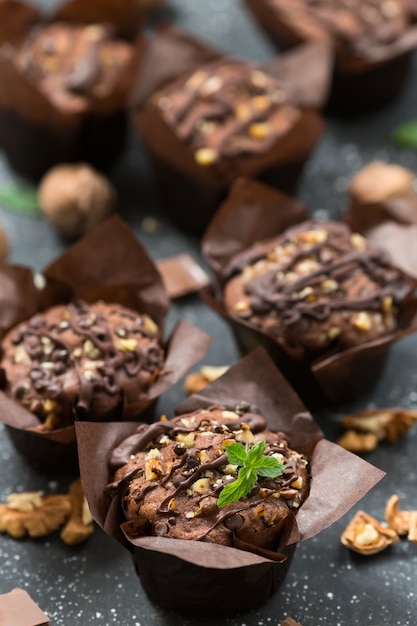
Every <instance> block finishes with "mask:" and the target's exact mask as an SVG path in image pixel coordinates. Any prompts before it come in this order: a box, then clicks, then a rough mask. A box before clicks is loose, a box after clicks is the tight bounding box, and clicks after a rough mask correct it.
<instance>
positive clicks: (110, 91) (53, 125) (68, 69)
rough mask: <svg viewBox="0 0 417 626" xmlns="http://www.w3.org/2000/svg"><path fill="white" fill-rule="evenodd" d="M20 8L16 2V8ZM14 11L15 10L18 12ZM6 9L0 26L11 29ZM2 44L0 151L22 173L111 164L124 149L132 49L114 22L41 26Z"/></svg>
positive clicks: (133, 63)
mask: <svg viewBox="0 0 417 626" xmlns="http://www.w3.org/2000/svg"><path fill="white" fill-rule="evenodd" d="M17 5H18V3H17ZM17 5H16V6H17ZM16 6H15V5H14V4H11V5H10V8H9V10H8V11H5V15H4V21H5V23H6V26H7V23H8V22H10V23H11V24H13V19H14V18H15V17H16V16H15V14H16V13H17V8H16ZM15 31H16V29H14V34H13V37H12V36H10V38H8V36H7V33H8V31H7V28H5V29H4V36H3V37H0V80H1V82H2V83H7V85H8V89H7V90H2V92H1V94H0V145H1V147H2V148H3V149H4V151H5V152H6V155H7V157H8V158H9V160H10V162H11V164H12V166H13V167H15V169H17V170H18V171H19V172H21V173H22V174H24V175H26V176H29V177H32V178H39V177H40V176H42V175H43V174H44V173H45V171H46V170H47V169H49V168H50V167H52V166H53V165H55V164H56V163H58V162H67V161H89V162H92V163H93V164H94V165H96V166H97V167H100V168H105V167H107V166H108V165H110V164H111V163H112V162H113V160H114V159H115V158H116V157H117V155H118V154H119V153H120V150H121V148H122V147H123V145H124V136H125V127H126V114H125V106H126V100H127V97H128V94H129V90H130V88H131V84H132V81H133V79H134V74H135V67H136V61H137V59H136V57H137V50H136V48H135V46H134V44H132V43H131V42H129V41H126V40H123V39H122V38H121V37H120V36H119V34H118V31H117V28H116V27H115V26H113V25H112V24H111V23H104V22H100V16H99V15H97V21H96V22H95V23H93V24H83V23H82V20H81V23H79V24H77V23H69V22H66V21H60V20H57V21H51V22H46V21H43V20H42V18H41V16H38V19H35V20H33V19H32V21H31V22H29V23H26V24H25V25H23V24H22V27H21V30H20V32H19V33H18V34H16V32H15Z"/></svg>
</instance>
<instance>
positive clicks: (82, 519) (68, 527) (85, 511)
mask: <svg viewBox="0 0 417 626" xmlns="http://www.w3.org/2000/svg"><path fill="white" fill-rule="evenodd" d="M69 498H70V501H71V515H70V517H69V519H68V521H67V523H66V524H65V526H64V528H63V529H62V530H61V534H60V537H61V539H62V541H64V542H65V543H66V544H68V545H70V546H74V545H76V544H78V543H82V542H83V541H85V540H86V539H88V537H89V536H90V535H91V534H92V533H93V531H94V523H93V518H92V516H91V513H90V510H89V508H88V505H87V501H86V499H85V495H84V489H83V486H82V484H81V480H80V479H78V480H75V481H74V482H73V483H71V485H70V488H69Z"/></svg>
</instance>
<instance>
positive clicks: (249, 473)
mask: <svg viewBox="0 0 417 626" xmlns="http://www.w3.org/2000/svg"><path fill="white" fill-rule="evenodd" d="M225 448H226V454H227V458H228V461H229V463H231V464H232V465H238V466H241V467H240V470H239V473H238V477H237V479H236V480H234V481H233V482H232V483H229V484H227V485H226V486H225V487H224V488H223V489H222V491H221V493H220V496H219V499H218V502H217V505H218V506H219V507H221V506H226V505H227V504H232V503H233V502H237V501H238V500H241V498H244V497H245V496H246V495H248V493H250V492H251V491H252V489H253V487H254V485H255V483H256V481H257V479H258V477H259V476H262V477H264V478H275V477H277V476H280V475H281V474H282V473H283V471H284V469H285V466H284V465H283V464H282V463H280V462H279V461H278V459H276V458H275V457H272V456H264V452H265V449H266V442H265V440H261V441H258V443H256V444H255V445H254V446H252V447H250V446H249V444H246V447H245V446H243V445H242V444H241V443H230V444H228V445H226V446H225Z"/></svg>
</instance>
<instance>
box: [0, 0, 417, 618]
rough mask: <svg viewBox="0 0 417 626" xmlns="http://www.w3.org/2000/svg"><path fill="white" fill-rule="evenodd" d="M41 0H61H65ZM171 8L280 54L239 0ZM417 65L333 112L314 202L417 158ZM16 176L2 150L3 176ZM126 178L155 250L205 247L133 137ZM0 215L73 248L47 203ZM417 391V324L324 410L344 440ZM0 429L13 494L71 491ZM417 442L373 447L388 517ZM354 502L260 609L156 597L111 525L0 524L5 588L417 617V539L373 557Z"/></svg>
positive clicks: (190, 23)
mask: <svg viewBox="0 0 417 626" xmlns="http://www.w3.org/2000/svg"><path fill="white" fill-rule="evenodd" d="M85 1H86V2H87V1H88V0H85ZM42 4H44V5H45V6H46V5H47V4H49V5H50V6H51V5H53V4H54V2H51V1H50V2H49V3H46V2H43V3H42ZM169 15H170V16H171V17H173V18H174V19H175V21H176V22H177V23H179V24H181V25H182V26H183V27H185V28H188V29H189V30H190V31H192V32H194V33H196V34H197V35H200V36H203V37H205V38H207V39H209V40H212V41H213V42H215V43H216V44H217V45H219V46H221V47H223V48H224V49H226V50H229V51H232V52H234V53H237V54H240V55H246V56H248V57H250V58H253V59H257V60H264V59H267V58H270V56H271V55H272V54H273V51H272V49H271V47H270V46H269V44H268V43H267V41H266V40H265V39H264V38H263V37H262V36H261V34H260V32H259V31H258V30H257V28H256V27H255V26H254V24H252V23H251V21H250V19H249V17H248V16H247V15H246V14H245V13H244V11H243V10H242V9H241V7H240V5H239V3H238V2H237V1H236V0H204V1H202V0H171V1H170V10H169ZM416 61H417V59H416ZM416 72H417V65H415V69H414V73H413V75H412V76H411V79H410V82H409V84H408V86H407V88H406V90H405V91H404V93H403V94H402V96H401V97H400V98H399V99H398V100H397V101H396V102H395V103H394V104H393V105H391V106H390V107H387V108H385V109H384V110H383V111H381V112H378V113H375V114H373V115H370V116H366V117H363V118H361V119H358V120H356V121H349V122H348V121H341V120H336V119H330V120H329V123H328V129H327V133H326V134H325V136H324V138H323V141H322V142H321V144H320V146H319V148H318V149H317V151H316V153H315V155H314V158H313V159H312V161H311V162H310V164H309V166H308V168H307V171H306V173H305V176H304V180H303V184H302V187H301V190H300V197H301V198H302V199H303V200H304V201H306V202H307V203H308V204H310V206H311V207H312V208H313V210H314V213H315V215H316V216H320V217H327V216H331V217H339V216H340V215H341V213H342V211H343V208H344V206H345V202H346V196H345V190H346V185H347V181H348V180H349V177H350V175H351V174H352V172H354V171H356V170H357V169H358V168H359V167H361V166H362V165H363V164H365V163H366V162H368V161H369V160H372V159H381V160H391V161H394V162H398V163H401V164H403V165H405V166H407V167H410V168H411V169H413V170H414V171H417V154H415V153H414V152H411V151H407V150H400V149H397V148H395V147H394V146H393V145H392V144H391V143H390V133H391V130H392V129H393V128H394V127H395V126H396V125H397V124H399V123H400V122H403V121H405V120H408V119H410V118H412V117H413V116H414V115H415V112H416V111H415V103H416V101H417V75H416ZM0 88H3V86H0ZM11 177H12V174H11V172H10V171H9V170H8V169H7V166H6V164H5V163H4V161H2V160H1V155H0V184H1V183H3V182H5V181H6V180H7V179H10V178H11ZM114 180H115V182H116V183H117V185H118V187H119V189H120V190H121V194H122V200H123V202H122V207H123V209H122V216H123V217H124V218H125V219H126V220H127V221H128V223H129V224H130V225H131V227H132V228H133V230H134V232H135V233H136V234H137V236H138V237H139V238H140V239H141V240H142V241H143V243H144V244H145V245H146V246H147V247H148V249H149V251H150V253H151V255H152V256H153V257H154V258H155V259H158V258H161V257H165V256H170V255H172V254H176V253H179V252H182V251H184V250H185V251H188V252H190V253H191V254H192V255H194V256H195V257H196V258H197V259H198V258H199V256H198V255H199V252H198V249H199V248H198V241H196V240H191V239H189V238H187V237H186V236H184V235H183V234H181V233H179V232H178V231H177V230H176V229H175V228H174V227H173V226H172V225H170V224H169V223H168V221H167V220H166V219H165V218H164V217H163V216H161V215H160V214H159V213H158V211H157V209H156V206H155V196H154V189H153V181H152V175H151V172H150V171H149V169H148V167H147V163H146V160H145V158H144V157H143V155H142V153H141V150H140V147H139V146H138V145H137V143H136V142H135V141H134V140H132V142H131V146H130V148H129V150H128V151H127V153H126V156H125V158H124V159H123V161H122V162H120V164H119V165H118V167H117V170H116V171H115V172H114ZM151 215H152V216H154V217H156V218H157V220H158V224H159V228H158V230H157V232H155V233H154V234H150V233H148V232H146V230H144V229H143V220H144V218H145V217H147V216H151ZM0 222H1V224H2V225H3V226H4V228H5V229H6V231H7V233H8V235H9V237H10V239H11V243H12V253H11V260H12V261H13V262H16V263H22V264H26V265H31V266H33V267H35V268H36V269H37V270H41V269H42V268H43V267H44V266H45V265H46V264H47V263H48V262H49V261H51V260H52V259H54V258H55V257H56V255H57V254H58V253H59V252H60V251H61V250H62V249H63V244H62V242H61V241H60V240H59V238H58V237H57V236H56V234H55V233H54V232H53V230H52V229H51V228H50V227H49V226H48V225H47V224H46V223H45V222H44V221H42V219H41V218H40V217H25V216H22V215H17V214H12V213H9V212H7V211H5V210H3V209H1V208H0ZM179 316H182V317H185V318H186V319H188V320H190V321H191V322H194V323H196V324H197V325H199V326H200V327H201V328H203V329H204V330H206V331H208V332H209V333H210V334H212V335H213V337H214V342H213V346H212V348H211V350H210V353H209V354H208V356H207V358H206V359H205V361H206V362H208V363H212V364H226V363H233V362H235V361H236V359H237V358H238V353H237V349H236V347H235V345H234V342H233V339H232V337H231V334H230V333H229V330H228V328H227V326H226V325H225V324H224V323H223V322H222V321H221V320H220V319H219V318H217V317H216V315H214V314H213V313H212V312H211V311H209V310H208V309H207V308H206V307H205V306H204V304H203V303H202V302H201V301H200V300H199V299H198V297H197V296H196V297H188V298H186V299H183V300H181V301H180V302H178V303H175V304H174V305H173V309H172V312H171V314H170V319H169V322H170V326H172V325H173V323H174V322H175V320H176V319H178V317H179ZM182 398H183V394H182V389H181V385H177V386H176V387H175V388H174V389H173V390H171V391H170V392H169V393H168V394H167V395H166V396H165V397H164V398H163V400H162V401H161V402H160V403H159V406H158V410H159V411H161V412H167V413H168V414H172V410H173V408H174V407H175V406H176V405H177V404H178V403H179V402H180V401H181V400H182ZM416 404H417V337H411V338H407V339H405V340H402V341H401V342H399V343H398V344H396V345H395V347H394V348H393V350H392V352H391V355H390V358H389V360H388V363H387V366H386V369H385V371H384V374H383V376H382V377H381V379H380V381H379V383H378V385H377V386H376V388H374V389H372V390H371V391H370V392H369V393H368V394H367V395H366V396H365V397H362V398H361V400H360V401H357V402H356V403H352V405H350V406H344V407H338V409H337V411H334V410H331V411H330V410H326V411H324V410H323V411H320V412H317V413H316V414H315V417H316V418H317V420H318V421H319V423H320V425H321V426H322V428H323V429H324V431H325V433H326V436H327V437H328V438H329V439H331V440H334V439H335V438H336V437H337V435H338V434H339V431H340V426H339V423H340V418H341V416H342V415H343V414H344V413H345V412H346V411H348V410H349V411H350V410H358V409H360V408H365V407H366V408H371V407H375V406H403V407H407V408H413V407H415V406H416ZM0 432H1V437H0V464H1V465H0V467H1V472H0V499H1V500H2V501H4V499H5V498H6V496H7V495H8V494H9V493H11V492H14V491H19V490H20V491H21V490H25V491H28V490H38V489H40V490H44V491H46V492H48V493H53V492H58V493H60V492H63V490H64V489H65V487H66V486H67V484H68V482H69V481H70V480H71V479H72V477H70V476H61V477H55V476H50V475H46V474H44V473H43V472H41V471H39V470H37V469H36V468H33V467H31V466H30V465H28V463H27V462H25V460H24V459H21V458H19V456H18V455H17V454H16V452H15V451H14V449H13V448H12V446H11V445H10V443H9V441H8V439H7V437H6V436H5V433H4V432H3V430H1V431H0ZM416 446H417V429H416V428H414V429H413V430H412V431H410V433H409V434H408V435H407V436H406V437H404V438H403V439H401V440H400V441H399V442H398V443H396V444H394V445H388V444H382V445H380V446H379V447H378V448H377V450H375V451H374V452H372V453H370V454H368V455H367V457H366V458H367V460H369V461H370V462H372V463H374V464H375V465H376V466H378V467H380V468H382V469H383V470H385V471H386V472H387V476H386V478H384V479H383V481H382V482H381V483H380V484H379V485H378V486H377V487H376V488H374V489H373V491H372V492H370V493H369V494H368V495H367V496H366V497H365V498H364V499H363V501H362V502H360V503H359V504H358V506H357V508H363V509H365V510H366V511H367V512H369V513H371V514H372V515H374V516H376V517H377V518H378V519H380V520H381V519H383V513H384V506H385V502H386V500H387V498H388V497H389V496H390V495H391V494H393V493H398V494H399V496H400V497H401V499H402V503H405V506H406V508H414V509H416V508H417V494H416V484H417V474H416V462H415V449H416ZM331 497H332V494H331V493H329V498H331ZM352 515H353V512H351V513H350V514H348V515H347V516H346V517H345V518H343V519H342V520H340V522H338V523H337V524H335V525H334V526H332V527H331V528H329V529H328V530H326V531H324V532H322V533H321V534H320V535H318V536H317V537H315V538H313V539H311V540H309V541H307V542H305V543H303V544H300V545H299V547H298V548H297V551H296V555H295V559H294V562H293V565H292V568H291V570H290V573H289V575H288V577H287V579H286V581H285V583H284V585H283V587H282V588H281V590H280V591H279V592H278V593H277V594H276V595H275V597H274V598H273V599H272V600H271V601H270V602H268V603H267V604H265V605H264V606H262V607H261V608H260V609H259V610H257V611H254V612H252V613H249V614H245V615H241V616H238V617H235V618H229V619H224V620H217V621H210V620H204V619H202V620H195V619H188V618H184V617H183V616H178V615H175V614H171V613H167V612H165V611H163V610H162V609H160V608H159V607H157V606H155V605H153V604H151V603H150V601H149V600H148V599H147V597H146V596H145V594H144V592H143V591H142V589H141V587H140V584H139V581H138V579H137V577H136V575H135V573H134V570H133V566H132V564H131V561H130V557H129V555H128V553H126V552H125V551H124V550H123V549H122V548H121V547H120V546H119V545H118V544H116V543H115V542H113V540H111V539H110V538H108V537H107V536H106V535H104V534H103V533H102V532H101V531H100V530H99V529H97V530H96V532H95V533H94V535H93V537H92V538H91V539H90V540H89V541H88V542H87V543H86V544H84V545H82V546H79V547H77V548H69V547H67V546H65V545H64V544H63V543H62V542H61V541H60V539H59V538H58V537H57V536H55V535H53V536H51V537H49V538H46V539H40V540H36V541H35V540H30V539H25V540H20V541H16V540H13V539H10V538H8V537H7V536H0V593H5V592H7V591H9V590H10V589H12V588H13V587H17V586H19V587H23V588H24V589H26V590H27V591H28V592H29V593H30V594H31V595H32V597H33V598H34V599H35V600H36V601H37V602H38V603H39V605H40V606H41V607H42V608H43V610H44V611H46V612H47V613H48V614H49V615H50V618H51V622H52V623H53V624H54V625H55V626H86V625H87V624H101V625H102V626H105V625H109V626H110V625H111V624H117V625H123V626H163V625H164V626H174V625H178V626H179V625H181V626H186V625H187V624H194V623H201V624H203V625H206V624H207V625H208V624H213V626H214V625H216V624H230V626H275V625H278V624H280V623H281V621H282V620H283V619H284V617H286V616H288V615H290V616H292V617H293V618H295V619H296V620H297V621H299V622H300V623H301V624H303V626H318V625H326V626H355V625H356V626H365V625H373V626H415V624H417V583H416V571H417V546H415V545H413V544H411V543H409V542H407V541H401V542H400V543H399V544H396V545H395V546H393V547H391V548H390V549H388V550H387V551H385V552H383V553H381V554H379V555H376V556H373V557H368V558H365V557H360V556H358V555H354V554H353V553H351V552H349V551H348V550H347V549H346V548H344V547H343V546H341V544H340V541H339V537H340V534H341V532H342V530H343V528H344V527H345V525H346V523H347V522H348V520H349V519H350V518H351V517H352Z"/></svg>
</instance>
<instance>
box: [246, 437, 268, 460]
mask: <svg viewBox="0 0 417 626" xmlns="http://www.w3.org/2000/svg"><path fill="white" fill-rule="evenodd" d="M265 448H266V442H265V440H264V439H262V441H258V443H256V444H255V445H254V446H252V447H251V448H250V449H249V450H248V453H247V455H246V465H250V467H259V464H260V463H261V464H262V456H263V453H264V452H265Z"/></svg>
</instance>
